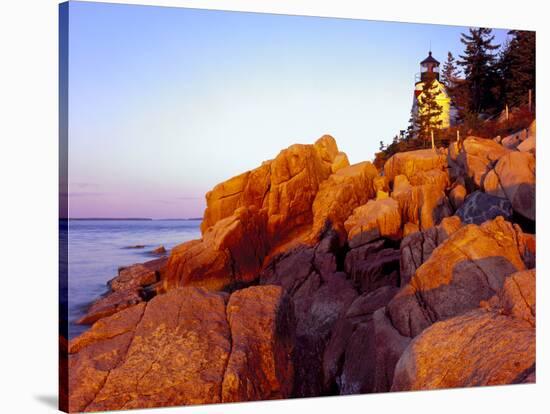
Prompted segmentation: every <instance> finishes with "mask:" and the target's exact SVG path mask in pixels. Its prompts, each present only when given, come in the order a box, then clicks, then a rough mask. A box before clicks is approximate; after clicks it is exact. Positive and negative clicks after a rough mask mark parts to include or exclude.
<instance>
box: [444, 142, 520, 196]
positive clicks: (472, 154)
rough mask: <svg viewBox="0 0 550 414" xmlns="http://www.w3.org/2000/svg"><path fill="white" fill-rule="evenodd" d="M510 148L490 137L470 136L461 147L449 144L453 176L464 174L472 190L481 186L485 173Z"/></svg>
mask: <svg viewBox="0 0 550 414" xmlns="http://www.w3.org/2000/svg"><path fill="white" fill-rule="evenodd" d="M509 152H510V150H508V149H506V148H504V147H503V146H502V145H500V144H498V143H496V142H495V141H493V140H490V139H484V138H477V137H468V138H466V139H465V140H464V142H462V145H461V146H460V148H459V147H458V145H457V144H456V143H453V144H452V145H450V146H449V167H450V169H451V172H452V175H453V176H463V177H464V178H465V179H466V185H467V187H468V188H469V189H470V191H471V190H474V189H476V188H481V186H482V183H483V179H484V178H485V175H486V174H487V173H488V172H489V171H490V170H491V169H492V168H493V166H494V165H495V164H496V162H497V161H498V160H499V159H500V158H501V157H502V156H504V155H506V154H508V153H509Z"/></svg>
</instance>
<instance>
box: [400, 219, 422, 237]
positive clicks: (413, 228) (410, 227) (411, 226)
mask: <svg viewBox="0 0 550 414" xmlns="http://www.w3.org/2000/svg"><path fill="white" fill-rule="evenodd" d="M417 231H420V227H418V224H415V223H411V222H407V223H405V224H404V225H403V238H405V237H407V236H408V235H409V234H413V233H416V232H417Z"/></svg>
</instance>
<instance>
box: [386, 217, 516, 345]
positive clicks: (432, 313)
mask: <svg viewBox="0 0 550 414" xmlns="http://www.w3.org/2000/svg"><path fill="white" fill-rule="evenodd" d="M525 269H526V266H525V263H524V262H523V260H522V256H521V252H520V250H519V247H518V229H517V228H515V227H514V226H512V224H510V223H508V222H506V221H504V219H502V217H498V218H496V219H495V220H493V221H488V222H486V223H484V224H482V225H481V226H476V225H473V224H470V225H466V226H464V227H462V228H460V229H459V230H457V231H455V232H454V233H453V234H452V235H451V236H450V237H449V238H448V239H447V240H445V241H444V242H443V243H442V244H441V245H439V247H438V248H436V249H435V250H434V251H433V252H432V254H431V256H430V257H429V259H428V260H427V261H426V262H424V264H422V265H421V266H420V267H419V268H418V269H417V270H416V273H415V274H414V276H413V277H412V279H411V281H410V282H409V283H408V284H407V285H406V286H405V287H403V288H402V289H401V291H400V292H399V293H398V294H397V295H396V296H395V297H394V298H393V299H392V301H391V302H390V303H389V304H388V307H387V308H388V313H389V315H390V318H391V320H392V323H393V325H394V326H395V328H396V329H398V330H399V332H400V333H401V334H402V335H404V336H409V337H414V336H416V335H418V334H419V333H420V332H421V331H422V330H424V329H425V328H427V327H428V326H430V325H431V324H433V323H434V322H436V321H439V320H444V319H447V318H450V317H453V316H456V315H459V314H461V313H464V312H466V311H468V310H471V309H475V308H477V307H479V304H480V302H481V301H484V300H487V299H489V298H490V297H491V296H492V295H494V294H495V293H496V292H498V291H499V290H500V289H501V288H502V286H503V284H504V281H505V278H506V277H507V276H509V275H510V274H512V273H515V272H517V271H520V270H525Z"/></svg>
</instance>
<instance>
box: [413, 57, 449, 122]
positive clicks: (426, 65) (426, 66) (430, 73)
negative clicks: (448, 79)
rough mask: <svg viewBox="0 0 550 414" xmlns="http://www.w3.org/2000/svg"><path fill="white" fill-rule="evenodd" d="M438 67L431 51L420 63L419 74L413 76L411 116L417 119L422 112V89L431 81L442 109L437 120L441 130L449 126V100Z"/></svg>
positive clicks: (437, 62)
mask: <svg viewBox="0 0 550 414" xmlns="http://www.w3.org/2000/svg"><path fill="white" fill-rule="evenodd" d="M439 65H440V63H439V61H438V60H437V59H435V58H434V57H433V56H432V52H431V51H430V52H429V53H428V57H427V58H426V59H424V60H423V61H421V62H420V73H417V74H416V76H415V84H414V96H413V107H412V114H413V117H417V116H418V114H419V111H420V112H421V111H422V88H423V86H424V84H425V83H426V82H430V81H433V87H434V88H435V89H436V90H437V91H439V94H437V98H436V102H437V103H438V105H439V106H441V109H442V112H441V115H440V116H439V119H440V120H441V127H440V128H442V129H443V128H449V127H450V126H451V99H450V98H449V95H448V93H447V90H446V88H445V85H444V84H443V83H442V82H441V81H440V80H439Z"/></svg>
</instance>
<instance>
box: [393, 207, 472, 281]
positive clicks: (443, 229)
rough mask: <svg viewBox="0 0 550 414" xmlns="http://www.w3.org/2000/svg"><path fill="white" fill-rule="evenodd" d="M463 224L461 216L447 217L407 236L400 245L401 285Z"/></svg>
mask: <svg viewBox="0 0 550 414" xmlns="http://www.w3.org/2000/svg"><path fill="white" fill-rule="evenodd" d="M461 226H462V223H461V221H460V218H459V217H457V216H452V217H446V218H444V219H443V220H442V221H441V224H439V225H438V226H436V227H432V228H430V229H428V230H425V231H422V232H413V233H411V234H409V235H408V236H405V237H404V238H403V240H402V241H401V247H400V251H401V257H400V261H399V263H400V277H401V286H403V285H405V284H407V283H409V282H410V280H411V278H412V276H413V275H414V273H415V272H416V270H417V269H418V268H419V267H420V266H422V264H423V263H424V262H425V261H426V260H428V259H429V258H430V256H431V254H432V252H433V251H434V249H435V248H436V247H437V246H439V245H440V244H441V243H443V242H444V241H445V240H447V239H448V238H449V236H450V235H451V234H453V233H455V232H456V231H457V230H458V229H459V228H460V227H461Z"/></svg>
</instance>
